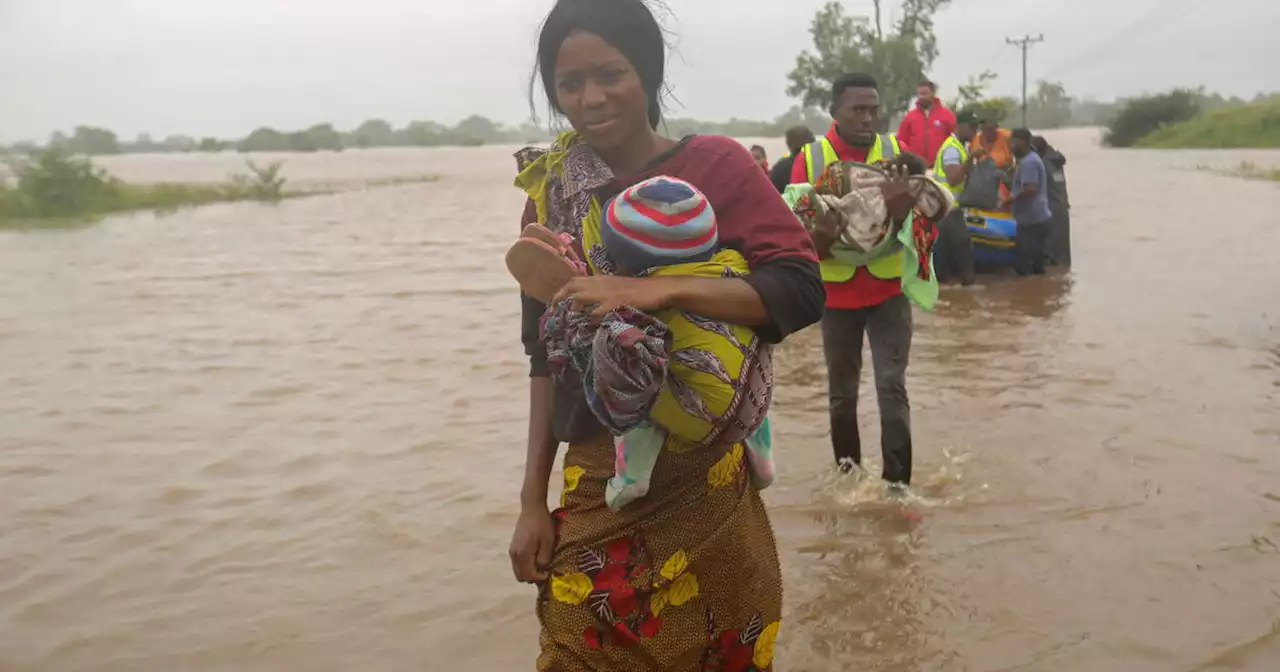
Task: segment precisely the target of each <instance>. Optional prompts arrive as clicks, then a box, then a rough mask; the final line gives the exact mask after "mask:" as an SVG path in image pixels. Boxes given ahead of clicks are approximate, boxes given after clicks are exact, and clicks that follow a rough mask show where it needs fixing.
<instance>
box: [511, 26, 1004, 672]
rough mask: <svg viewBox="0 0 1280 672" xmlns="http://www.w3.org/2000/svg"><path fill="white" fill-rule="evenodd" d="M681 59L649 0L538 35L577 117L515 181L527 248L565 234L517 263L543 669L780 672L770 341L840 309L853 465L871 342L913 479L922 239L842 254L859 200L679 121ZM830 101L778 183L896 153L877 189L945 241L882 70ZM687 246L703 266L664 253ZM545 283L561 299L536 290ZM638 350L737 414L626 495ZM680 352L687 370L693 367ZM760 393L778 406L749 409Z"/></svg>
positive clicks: (831, 323)
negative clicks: (836, 251) (552, 490)
mask: <svg viewBox="0 0 1280 672" xmlns="http://www.w3.org/2000/svg"><path fill="white" fill-rule="evenodd" d="M665 63H666V46H665V43H664V32H663V29H662V27H661V26H659V24H658V23H657V21H656V20H655V18H654V16H653V14H652V13H651V11H650V10H649V8H648V7H647V6H646V4H645V2H644V0H559V1H558V2H557V3H556V5H555V7H554V8H553V9H552V10H551V12H550V14H549V15H548V16H547V18H546V21H545V22H544V24H543V26H542V29H541V33H540V36H539V40H538V52H537V72H538V77H539V79H540V81H541V84H542V87H543V90H544V91H545V93H546V95H547V98H548V100H549V101H550V104H551V107H552V108H553V110H554V111H555V112H556V113H557V114H558V115H560V116H561V117H563V118H564V119H565V120H567V121H568V123H569V125H570V126H571V127H572V129H573V130H572V131H570V132H566V133H564V134H562V135H561V136H560V137H559V138H558V139H557V140H556V141H555V142H554V143H553V144H552V145H551V147H550V148H549V149H546V150H532V149H530V150H525V151H522V152H521V153H520V154H518V156H517V159H518V166H519V175H518V177H517V179H516V185H517V186H518V187H519V188H520V189H521V190H522V191H523V192H524V193H525V194H526V195H527V197H528V200H527V204H526V207H525V210H524V213H523V215H522V217H521V219H520V222H519V225H520V228H519V229H516V228H514V227H513V233H515V232H516V231H521V232H522V236H521V238H522V239H526V238H527V239H530V240H533V239H536V240H538V241H541V242H538V243H536V244H534V243H527V244H526V247H528V246H529V245H534V247H537V248H538V249H539V250H543V248H544V247H545V250H546V253H547V254H550V255H552V257H549V258H550V262H549V263H548V265H547V266H546V267H545V268H544V267H538V266H537V264H530V263H526V262H527V261H528V259H533V258H534V257H527V258H524V259H525V262H521V263H520V264H516V265H512V261H511V260H512V256H511V255H509V256H508V265H509V268H512V272H513V274H516V275H517V278H518V279H519V280H520V281H521V287H522V290H526V291H522V297H521V298H522V330H521V331H522V334H521V335H522V341H523V344H524V347H525V350H526V352H527V353H528V355H529V359H530V387H529V390H530V401H529V426H528V440H527V452H526V462H525V473H524V480H523V485H522V488H521V500H520V501H521V507H520V515H519V517H518V520H517V523H516V527H515V532H514V534H513V537H512V541H511V546H510V559H511V566H512V571H513V573H514V574H515V576H516V578H517V579H518V580H519V581H522V582H525V583H529V584H533V585H535V586H536V587H537V600H536V614H537V617H538V619H539V622H540V624H541V634H540V649H541V653H540V655H539V657H538V660H537V668H536V669H538V670H539V671H540V672H553V671H554V672H586V671H605V670H608V671H628V670H675V671H684V670H717V671H723V672H747V671H751V670H755V671H757V672H767V671H769V670H772V669H773V661H774V651H775V645H776V643H777V641H778V636H779V632H780V630H781V617H782V575H781V571H780V566H779V560H778V551H777V547H776V542H775V538H774V534H773V531H772V529H771V527H770V523H769V518H768V515H767V513H766V510H765V507H764V503H763V501H762V499H761V496H760V489H762V488H763V487H766V486H767V485H768V482H769V480H771V469H772V463H771V461H769V458H768V456H769V454H770V453H769V451H770V449H771V447H772V443H771V442H772V439H773V437H771V436H770V435H769V433H768V423H767V418H763V414H764V413H765V412H767V406H768V402H769V399H770V398H771V395H772V387H773V383H774V381H773V376H772V368H771V365H770V363H769V362H770V360H771V355H770V352H771V348H772V346H773V345H776V344H777V343H780V342H781V341H782V340H783V339H785V338H786V337H787V336H789V335H791V334H794V333H796V332H798V331H800V330H802V329H805V328H806V327H809V326H811V325H813V324H815V323H819V322H820V323H821V328H822V337H823V347H824V353H825V358H826V362H827V367H828V373H829V378H830V390H829V392H830V422H831V437H832V446H833V451H834V457H835V464H836V466H837V467H838V468H839V469H840V470H842V471H845V472H857V471H859V470H860V465H861V462H862V443H861V437H860V434H859V431H858V416H857V407H858V392H859V390H858V384H859V378H860V375H861V370H862V366H863V361H862V350H863V342H864V340H866V341H869V343H870V347H871V353H872V360H873V369H874V373H875V376H874V379H875V389H876V397H877V400H878V402H879V406H880V422H881V447H882V452H883V455H884V470H883V473H882V476H883V478H884V479H885V480H886V481H888V482H889V483H890V484H892V486H893V487H894V488H898V489H901V488H905V487H906V486H908V485H909V484H910V482H911V471H912V436H911V418H910V405H909V402H908V396H907V389H906V370H907V365H908V362H909V359H910V350H911V342H912V334H913V322H912V305H911V303H910V302H909V300H908V298H907V296H905V295H904V293H903V285H904V281H905V279H904V278H903V277H902V275H903V273H902V271H901V268H902V267H903V266H904V265H903V264H899V263H897V259H898V258H899V257H898V256H897V255H900V254H902V251H901V250H900V251H899V252H898V253H897V255H895V256H894V257H893V258H892V259H890V260H888V261H887V262H886V261H885V260H878V261H876V262H871V263H867V264H863V265H855V264H850V263H845V262H842V261H838V260H836V259H835V258H834V257H833V255H832V254H831V250H832V249H833V246H836V245H838V244H839V243H838V242H837V241H838V239H839V238H840V237H841V226H842V224H841V221H842V220H841V218H840V217H841V215H840V213H839V212H837V211H836V210H831V211H828V212H827V213H826V215H825V216H824V217H822V219H821V221H820V222H819V223H818V224H817V225H816V226H815V227H813V228H812V230H808V229H806V227H805V226H804V225H803V224H801V222H800V220H799V219H798V218H797V216H796V215H795V214H794V213H793V212H792V210H791V208H790V207H789V206H788V205H787V203H786V202H784V200H783V199H782V198H780V197H779V193H778V192H779V189H778V188H777V181H776V180H772V181H771V179H770V177H769V175H767V174H766V173H765V172H764V171H763V170H762V166H761V165H760V164H758V163H757V162H756V160H754V159H753V157H752V156H751V153H750V152H749V151H748V150H747V149H746V148H744V147H743V146H742V145H741V144H739V143H738V142H737V141H735V140H732V139H729V138H724V137H719V136H689V137H685V138H681V139H672V138H667V137H664V136H663V135H662V134H661V133H660V132H659V131H658V128H659V126H660V122H661V120H662V104H661V103H662V92H663V91H664V85H665ZM830 111H831V115H832V118H833V123H832V125H831V127H830V129H829V130H828V131H827V133H825V134H824V135H823V136H822V137H814V136H813V134H812V133H810V132H808V131H807V130H803V131H802V130H799V129H797V130H795V131H794V132H792V133H788V135H787V141H788V146H789V148H790V149H791V154H790V155H789V157H788V158H787V159H784V160H783V161H780V162H779V164H778V165H777V166H774V168H773V170H772V171H771V172H772V173H773V175H774V177H777V176H778V175H779V174H780V171H781V174H785V175H786V176H787V182H795V183H800V182H807V183H813V182H815V181H817V180H818V177H819V176H820V175H822V174H823V172H824V168H825V167H827V166H831V165H833V164H836V163H838V162H860V163H865V164H875V163H877V162H881V161H886V162H892V163H893V164H894V165H895V166H897V168H895V169H894V170H892V171H890V172H889V174H888V178H887V179H886V180H885V181H884V182H883V184H881V185H880V186H879V187H878V189H879V192H878V193H879V197H880V198H879V199H878V200H879V202H881V203H882V204H883V209H884V212H885V213H887V217H888V218H890V219H891V220H892V221H896V222H903V221H909V220H912V219H913V218H914V220H915V227H916V229H915V230H916V231H917V232H919V231H924V232H925V234H924V235H926V236H931V235H933V234H931V233H929V232H934V231H937V230H938V225H939V224H941V222H929V221H924V220H925V217H924V215H923V214H922V212H921V210H920V208H919V207H918V203H917V199H918V192H917V191H914V190H913V189H912V188H910V187H909V184H908V178H907V173H915V174H919V173H923V172H924V170H925V168H926V165H925V161H924V160H922V159H920V158H918V157H915V156H914V155H912V154H910V153H909V152H908V147H907V146H904V144H903V142H902V141H901V140H900V139H899V138H897V137H895V136H893V135H889V134H883V133H880V132H878V131H877V128H878V127H879V115H880V113H881V104H880V93H879V89H878V85H877V82H876V81H875V79H874V78H873V77H871V76H870V75H867V74H864V73H850V74H848V75H845V76H843V77H841V78H839V79H838V80H837V81H836V82H835V83H834V86H833V87H832V90H831V106H830ZM959 121H960V122H961V124H960V127H961V128H964V127H965V125H966V124H968V123H969V122H968V121H966V120H964V119H961V120H959ZM963 134H964V131H963V130H961V131H959V135H958V136H957V137H956V138H955V139H953V138H952V137H951V136H950V133H948V137H947V138H946V139H945V140H944V141H939V142H937V145H938V146H937V151H936V152H935V154H937V156H936V157H935V158H934V159H929V160H932V161H934V162H935V164H936V166H935V172H937V170H938V168H941V172H942V173H944V174H946V176H947V179H951V178H952V177H959V178H962V177H963V176H962V174H961V172H957V171H958V170H959V171H963V166H964V165H967V162H968V161H969V159H968V158H967V157H965V156H964V154H965V152H966V150H965V148H964V147H963V146H961V156H962V159H961V161H960V162H958V163H956V162H954V161H952V159H953V158H954V156H953V155H952V154H951V153H950V148H953V147H954V146H955V145H956V144H957V143H956V142H955V140H967V139H966V138H963ZM929 144H930V145H932V144H933V142H932V141H930V143H929ZM922 149H923V151H925V152H929V151H930V150H931V147H924V148H922ZM988 151H989V152H992V150H988ZM992 153H994V152H992ZM926 158H927V156H926ZM956 165H960V166H961V168H959V169H957V168H956V167H955V166H956ZM782 166H786V167H785V168H784V167H782ZM785 186H786V185H783V187H785ZM529 225H534V226H532V227H530V226H529ZM927 244H931V243H927ZM513 249H514V248H513ZM720 252H724V253H726V254H728V253H731V254H728V256H721V255H720ZM624 254H625V255H626V256H625V257H624V256H623V255H624ZM556 255H560V256H558V257H557V256H556ZM664 260H666V261H664ZM733 260H741V261H740V262H735V261H733ZM668 262H671V263H673V264H675V265H676V266H681V267H683V268H685V269H686V270H690V271H691V272H687V273H686V272H674V271H673V272H667V271H666V270H663V269H659V268H647V269H646V268H644V267H645V266H651V267H652V266H655V265H660V264H666V263H668ZM721 262H725V263H724V264H723V268H721V267H720V266H715V264H719V263H721ZM709 265H711V266H709ZM663 268H666V269H667V270H670V268H674V267H670V268H669V267H663ZM708 268H713V270H714V272H713V273H708V272H706V271H707V269H708ZM926 270H927V269H926ZM548 283H553V284H548ZM535 285H536V286H538V287H539V288H540V291H536V292H533V291H531V290H527V288H531V287H533V286H535ZM645 315H650V316H652V315H670V316H675V317H674V318H673V319H680V320H683V321H684V322H687V323H688V324H684V327H685V328H686V332H685V333H689V331H688V330H689V329H693V335H694V336H695V337H696V338H701V339H703V342H705V343H706V345H705V348H704V349H690V350H681V351H676V352H672V353H669V355H670V356H669V358H668V357H667V354H668V353H666V352H665V350H664V349H663V348H664V340H663V339H664V338H666V340H665V346H666V347H670V346H671V343H672V341H671V338H670V337H669V336H664V334H666V333H667V332H666V331H665V330H666V327H667V325H662V324H659V322H660V320H654V319H649V318H645V317H644V316H645ZM602 316H604V317H602ZM610 316H612V317H610ZM609 319H612V320H613V321H612V322H608V321H607V320H609ZM566 322H567V323H568V324H569V325H570V326H571V327H573V326H574V325H577V327H580V330H579V332H576V333H579V334H584V333H585V334H590V333H592V332H591V331H590V328H591V327H592V326H593V325H596V324H608V325H610V326H609V328H607V329H601V330H600V331H599V332H598V334H597V335H596V336H590V337H586V338H583V337H581V336H579V337H577V340H576V341H574V339H573V338H570V339H568V341H566V340H565V339H564V333H565V332H564V329H563V325H564V324H565V323H566ZM584 325H585V326H584ZM689 325H693V326H692V327H690V326H689ZM615 326H616V328H615ZM698 329H701V330H703V331H702V332H698V331H697V330H698ZM552 332H555V335H554V336H553V334H552ZM699 333H701V334H702V335H701V336H698V334H699ZM675 338H676V340H677V341H679V339H680V338H681V335H680V334H679V333H677V334H676V336H675ZM566 343H567V344H566ZM575 348H577V350H575ZM593 348H594V350H593ZM602 348H603V349H605V350H607V352H604V353H601V352H600V350H601V349H602ZM610 348H612V349H613V350H609V349H610ZM625 348H632V349H636V350H637V351H643V353H642V354H643V355H644V357H648V358H649V359H648V360H647V361H646V364H653V363H654V361H657V363H658V364H659V365H665V366H668V367H669V368H670V373H669V375H667V377H666V381H667V382H666V385H667V386H668V387H672V388H674V387H676V386H677V384H678V385H679V387H681V388H682V389H679V390H674V392H675V394H674V395H673V398H675V399H676V400H677V401H678V404H679V405H678V406H670V403H675V402H664V401H663V399H659V400H658V401H657V403H658V404H662V403H669V406H668V407H666V408H663V409H661V411H662V412H663V413H666V414H668V415H670V414H671V413H680V412H683V413H685V414H686V415H687V416H690V417H694V418H695V419H696V420H698V422H704V421H705V423H707V424H709V425H710V426H713V427H715V429H714V430H713V431H710V432H708V433H707V434H706V440H704V441H702V442H700V443H698V444H697V445H694V444H688V443H680V442H668V443H666V444H664V445H663V446H662V449H661V452H660V453H656V456H651V459H649V461H648V462H647V463H646V464H645V465H643V466H644V483H643V485H644V487H643V488H641V489H639V490H636V489H635V488H632V489H631V490H629V491H628V493H627V496H626V497H625V498H621V499H620V498H619V496H618V491H617V488H616V486H617V484H618V483H619V482H620V481H619V479H620V478H622V481H621V482H622V483H623V484H625V485H627V486H628V487H630V486H632V485H634V484H635V481H634V479H629V478H624V471H626V470H627V469H629V468H630V464H631V461H632V460H633V458H634V457H635V456H634V455H633V454H632V453H630V452H629V451H630V447H629V446H628V444H627V441H625V440H623V437H622V433H621V432H620V431H616V428H615V427H614V425H613V423H612V422H609V420H610V418H616V416H613V415H609V416H608V417H606V414H607V413H612V412H613V411H614V410H616V409H614V408H613V407H612V406H611V404H625V403H626V402H630V401H632V399H630V398H628V397H627V395H625V394H623V393H622V392H621V391H620V390H617V389H608V384H609V383H608V382H607V381H611V380H618V381H635V380H637V378H638V377H640V378H643V377H642V376H639V372H638V369H632V368H629V367H627V366H618V365H617V362H618V361H620V360H618V359H617V355H618V350H620V349H625ZM584 353H585V354H584ZM726 364H728V365H727V366H726ZM676 365H680V366H683V367H684V368H682V369H680V372H679V373H677V372H676ZM592 366H595V367H596V369H595V370H592V369H591V367H592ZM600 367H606V369H607V370H600ZM610 367H612V368H610ZM748 369H750V371H748ZM748 377H749V378H750V379H751V380H750V382H749V384H748V383H745V382H744V381H745V380H746V379H747V378H748ZM690 381H692V382H690ZM716 381H721V382H722V383H723V385H722V387H724V388H725V389H728V390H730V391H731V392H732V394H733V395H734V396H733V397H732V398H731V399H727V400H723V401H724V402H725V403H723V404H719V405H716V404H712V403H711V402H710V401H708V400H706V399H699V397H698V391H697V389H693V388H698V387H699V386H703V387H705V386H706V385H707V384H708V383H715V384H719V383H716ZM620 384H621V383H620ZM664 389H665V388H664ZM712 406H714V408H712ZM744 407H748V408H752V409H759V410H760V411H761V412H760V413H756V414H752V415H749V416H748V415H744V414H743V413H741V412H739V411H740V410H741V409H742V408H744ZM601 409H604V411H602V410H601ZM634 410H635V409H634V408H630V407H629V411H634ZM658 412H659V409H657V408H655V409H654V411H653V413H654V414H655V417H656V414H657V413H658ZM633 415H634V413H633ZM762 420H763V422H762ZM724 423H728V425H725V424H724ZM734 423H736V424H734ZM640 426H641V427H642V428H643V427H647V425H643V424H641V425H640ZM611 430H614V431H611ZM644 435H645V436H654V435H655V434H654V433H652V432H649V431H647V430H646V431H645V432H644ZM628 436H633V434H628ZM657 436H666V434H661V433H660V434H657ZM674 436H675V432H673V433H672V437H673V438H674ZM745 436H750V437H752V438H748V439H744V438H742V437H745ZM753 441H754V443H753ZM561 444H568V449H567V452H565V454H564V457H563V474H564V485H563V487H562V489H561V492H560V497H559V505H558V506H557V507H555V508H554V509H552V508H551V507H549V506H548V495H549V480H550V476H551V473H552V471H553V467H554V464H555V462H556V458H557V455H558V453H559V448H560V445H561ZM764 471H768V472H769V473H768V474H764V473H763V472H764Z"/></svg>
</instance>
